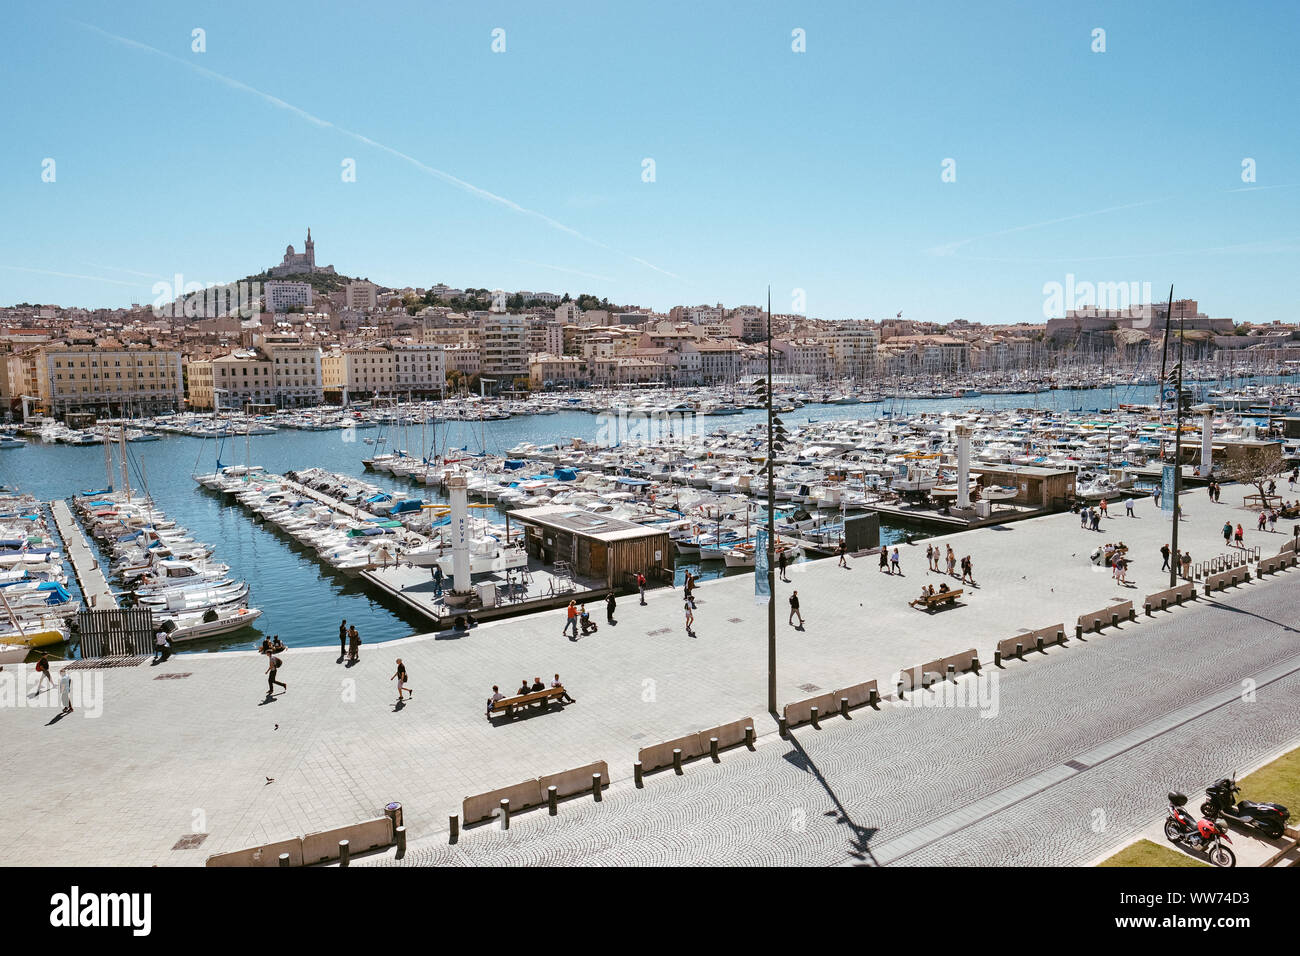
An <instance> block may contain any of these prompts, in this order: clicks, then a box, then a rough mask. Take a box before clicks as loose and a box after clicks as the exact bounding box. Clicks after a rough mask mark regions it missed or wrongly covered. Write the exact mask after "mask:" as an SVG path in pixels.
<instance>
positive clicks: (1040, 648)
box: [1034, 637, 1047, 654]
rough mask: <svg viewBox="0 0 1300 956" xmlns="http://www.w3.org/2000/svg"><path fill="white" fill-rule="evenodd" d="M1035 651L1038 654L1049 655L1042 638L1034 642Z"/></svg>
mask: <svg viewBox="0 0 1300 956" xmlns="http://www.w3.org/2000/svg"><path fill="white" fill-rule="evenodd" d="M1034 650H1036V651H1038V653H1040V654H1046V653H1047V652H1046V651H1044V650H1043V639H1042V638H1041V637H1038V638H1035V640H1034Z"/></svg>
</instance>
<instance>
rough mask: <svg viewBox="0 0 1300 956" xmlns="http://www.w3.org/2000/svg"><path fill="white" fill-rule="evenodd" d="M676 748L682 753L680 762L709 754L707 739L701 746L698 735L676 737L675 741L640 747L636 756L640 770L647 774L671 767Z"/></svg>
mask: <svg viewBox="0 0 1300 956" xmlns="http://www.w3.org/2000/svg"><path fill="white" fill-rule="evenodd" d="M678 748H680V749H681V751H682V760H683V761H686V760H690V759H691V758H692V757H699V756H702V755H704V754H706V753H708V752H709V739H708V738H707V737H705V738H704V742H703V744H702V745H701V743H700V735H699V734H698V733H694V734H687V735H686V736H685V737H678V738H677V739H676V740H665V741H664V742H663V743H661V744H654V745H653V746H650V747H642V748H641V750H640V752H638V754H637V759H638V760H640V761H641V769H642V770H643V771H644V772H646V773H648V772H650V771H651V770H658V769H659V768H660V767H671V766H672V765H673V751H674V750H676V749H678Z"/></svg>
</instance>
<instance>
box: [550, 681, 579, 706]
mask: <svg viewBox="0 0 1300 956" xmlns="http://www.w3.org/2000/svg"><path fill="white" fill-rule="evenodd" d="M551 687H553V688H555V689H557V690H562V691H564V693H563V694H561V695H560V698H559V699H560V700H562V701H563V702H564V703H566V704H576V703H577V701H575V700H574V699H573V698H572V697H570V696H569V692H568V691H567V690H564V685H563V684H561V683H560V675H559V674H556V675H555V680H553V681H551Z"/></svg>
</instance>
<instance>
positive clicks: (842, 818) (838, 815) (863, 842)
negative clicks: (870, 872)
mask: <svg viewBox="0 0 1300 956" xmlns="http://www.w3.org/2000/svg"><path fill="white" fill-rule="evenodd" d="M789 740H790V746H791V747H792V748H794V749H793V750H789V751H787V752H786V753H785V754H784V759H785V760H786V761H787V762H788V763H789V764H790V765H791V766H793V767H795V768H796V769H798V770H802V771H803V772H804V773H810V774H812V775H813V777H815V778H816V780H817V782H818V783H819V784H820V785H821V788H822V789H823V790H825V791H826V795H827V796H828V797H830V798H831V803H833V804H834V805H835V806H834V809H831V810H827V811H826V812H825V813H824V814H822V815H823V816H827V817H830V818H831V819H833V820H834V821H835V822H836V823H839V824H842V825H843V826H846V827H848V828H849V833H850V838H849V856H851V857H853V859H855V860H857V861H858V865H860V866H880V865H881V864H880V862H879V861H878V860H877V859H876V858H875V855H874V854H872V852H871V841H872V840H873V839H874V838H875V836H876V834H877V833H879V832H880V830H879V828H878V827H864V826H860V825H858V824H857V823H854V822H853V818H852V817H851V816H849V811H848V810H847V809H846V808H845V806H844V804H843V803H841V802H840V798H839V797H838V796H837V795H836V794H835V791H834V790H833V789H832V788H831V785H830V782H829V781H827V779H826V778H825V777H824V776H822V772H821V770H819V769H818V767H817V764H816V763H814V762H813V759H812V757H810V756H809V755H808V751H806V750H804V749H803V747H802V746H801V745H800V743H799V740H798V738H797V737H795V735H794V734H791V735H790V737H789Z"/></svg>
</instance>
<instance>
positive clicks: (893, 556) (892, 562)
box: [889, 547, 903, 576]
mask: <svg viewBox="0 0 1300 956" xmlns="http://www.w3.org/2000/svg"><path fill="white" fill-rule="evenodd" d="M895 571H897V572H898V573H899V574H902V573H903V567H902V565H900V564H899V563H898V548H897V547H895V548H894V550H893V551H891V552H889V573H890V576H893V574H894V572H895Z"/></svg>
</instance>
